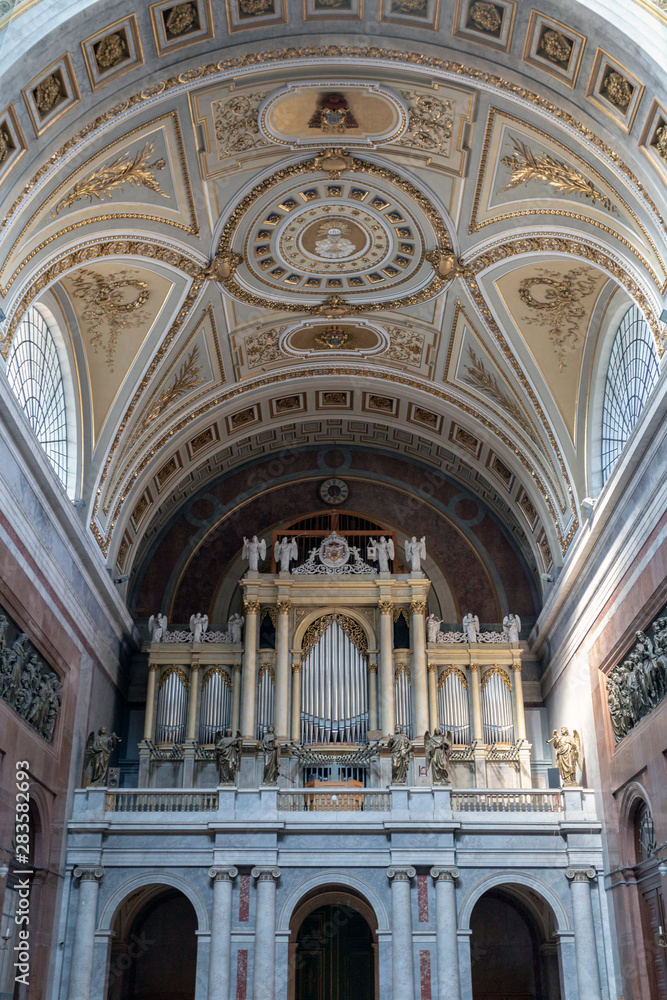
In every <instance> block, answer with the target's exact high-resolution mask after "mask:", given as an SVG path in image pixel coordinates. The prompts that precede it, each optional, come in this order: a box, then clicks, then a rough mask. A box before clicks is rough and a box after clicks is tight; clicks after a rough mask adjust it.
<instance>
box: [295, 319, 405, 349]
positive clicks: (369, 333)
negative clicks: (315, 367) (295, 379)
mask: <svg viewBox="0 0 667 1000" xmlns="http://www.w3.org/2000/svg"><path fill="white" fill-rule="evenodd" d="M388 344H389V341H388V338H387V335H386V333H384V331H382V330H380V329H379V327H375V326H373V325H372V324H371V323H367V322H365V321H364V320H359V321H357V322H353V323H346V322H342V323H338V322H333V323H332V322H322V321H320V322H319V323H318V322H317V321H313V320H310V321H309V322H307V323H300V324H299V325H298V326H296V327H292V329H288V330H286V331H285V332H284V333H283V335H282V337H281V339H280V347H281V350H283V351H284V352H285V354H313V353H321V352H322V351H335V352H339V351H351V352H352V353H353V354H363V355H368V354H378V353H380V352H381V351H385V350H386V349H387V347H388Z"/></svg>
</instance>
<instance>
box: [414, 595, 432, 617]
mask: <svg viewBox="0 0 667 1000" xmlns="http://www.w3.org/2000/svg"><path fill="white" fill-rule="evenodd" d="M410 611H411V613H412V614H413V615H425V614H426V612H427V611H428V605H427V604H426V601H420V600H419V599H418V598H417V597H413V598H412V600H411V601H410Z"/></svg>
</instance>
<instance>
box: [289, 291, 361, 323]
mask: <svg viewBox="0 0 667 1000" xmlns="http://www.w3.org/2000/svg"><path fill="white" fill-rule="evenodd" d="M361 308H363V307H362V306H359V305H351V304H350V303H349V302H346V301H345V299H342V298H341V297H340V295H338V294H337V293H336V294H334V295H328V296H327V298H326V299H325V300H324V302H320V303H318V304H317V305H314V306H310V307H309V308H308V309H307V310H306V311H307V312H310V313H313V315H315V316H326V318H327V319H339V318H340V317H341V316H350V315H351V314H352V313H357V312H359V311H360V309H361ZM301 309H303V306H301Z"/></svg>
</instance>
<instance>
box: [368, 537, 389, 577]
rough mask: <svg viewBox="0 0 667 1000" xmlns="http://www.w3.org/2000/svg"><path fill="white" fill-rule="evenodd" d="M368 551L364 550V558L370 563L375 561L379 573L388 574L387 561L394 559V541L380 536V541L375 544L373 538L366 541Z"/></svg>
mask: <svg viewBox="0 0 667 1000" xmlns="http://www.w3.org/2000/svg"><path fill="white" fill-rule="evenodd" d="M368 542H369V544H368V549H367V550H366V556H367V558H368V559H370V560H371V562H375V561H376V560H377V562H378V565H379V567H380V572H381V573H388V572H389V560H390V559H393V558H394V540H393V538H385V537H384V535H381V536H380V541H379V542H376V541H375V539H374V538H369V539H368Z"/></svg>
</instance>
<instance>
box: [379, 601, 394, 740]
mask: <svg viewBox="0 0 667 1000" xmlns="http://www.w3.org/2000/svg"><path fill="white" fill-rule="evenodd" d="M378 608H379V609H380V729H381V730H382V732H383V733H384V734H385V735H389V734H390V733H393V731H394V725H395V723H394V650H393V646H394V619H393V615H392V612H393V605H392V603H391V601H379V602H378Z"/></svg>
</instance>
